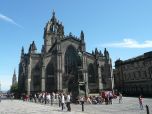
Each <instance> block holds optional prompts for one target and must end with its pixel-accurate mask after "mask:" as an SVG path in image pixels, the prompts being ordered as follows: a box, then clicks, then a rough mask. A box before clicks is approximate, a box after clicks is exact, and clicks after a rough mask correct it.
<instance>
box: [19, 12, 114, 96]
mask: <svg viewBox="0 0 152 114" xmlns="http://www.w3.org/2000/svg"><path fill="white" fill-rule="evenodd" d="M43 39H44V45H42V49H41V52H40V53H38V52H37V48H36V44H35V42H34V41H33V42H32V44H31V45H30V47H29V51H28V52H27V53H25V52H24V48H22V50H21V58H20V63H19V77H18V85H19V87H18V88H19V92H20V94H22V93H27V94H30V93H35V92H41V91H46V92H52V91H55V92H56V91H68V92H71V93H72V95H73V96H78V95H84V94H86V95H87V94H89V93H98V92H100V91H101V90H111V89H112V62H111V58H110V56H109V52H108V51H107V49H105V50H104V53H102V52H101V51H99V50H98V49H97V48H96V49H95V50H94V51H92V53H89V52H86V43H85V35H84V33H83V31H81V33H80V36H79V37H76V36H74V35H72V33H69V35H65V34H64V26H63V24H62V23H60V22H59V21H58V20H57V18H56V16H55V12H53V15H52V18H51V19H50V20H49V21H48V22H47V24H46V26H45V28H44V36H43Z"/></svg>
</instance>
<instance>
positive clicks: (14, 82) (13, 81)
mask: <svg viewBox="0 0 152 114" xmlns="http://www.w3.org/2000/svg"><path fill="white" fill-rule="evenodd" d="M16 83H17V80H16V72H15V70H14V74H13V78H12V85H14V84H16Z"/></svg>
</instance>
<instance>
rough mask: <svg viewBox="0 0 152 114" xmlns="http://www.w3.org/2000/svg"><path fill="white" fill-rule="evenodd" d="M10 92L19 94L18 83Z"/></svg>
mask: <svg viewBox="0 0 152 114" xmlns="http://www.w3.org/2000/svg"><path fill="white" fill-rule="evenodd" d="M10 92H11V93H18V83H15V84H13V85H12V86H11V89H10Z"/></svg>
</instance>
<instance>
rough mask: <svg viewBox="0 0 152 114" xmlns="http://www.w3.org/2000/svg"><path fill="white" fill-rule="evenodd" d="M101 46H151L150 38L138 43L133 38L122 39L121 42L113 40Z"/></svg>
mask: <svg viewBox="0 0 152 114" xmlns="http://www.w3.org/2000/svg"><path fill="white" fill-rule="evenodd" d="M100 46H101V47H115V48H152V40H145V41H144V42H143V43H139V42H138V41H136V40H134V39H129V38H128V39H123V41H121V42H113V43H107V44H102V45H100Z"/></svg>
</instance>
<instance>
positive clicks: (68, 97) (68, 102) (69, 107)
mask: <svg viewBox="0 0 152 114" xmlns="http://www.w3.org/2000/svg"><path fill="white" fill-rule="evenodd" d="M70 101H71V97H70V94H69V93H68V94H67V104H66V105H67V111H69V112H70V111H71V106H70Z"/></svg>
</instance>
